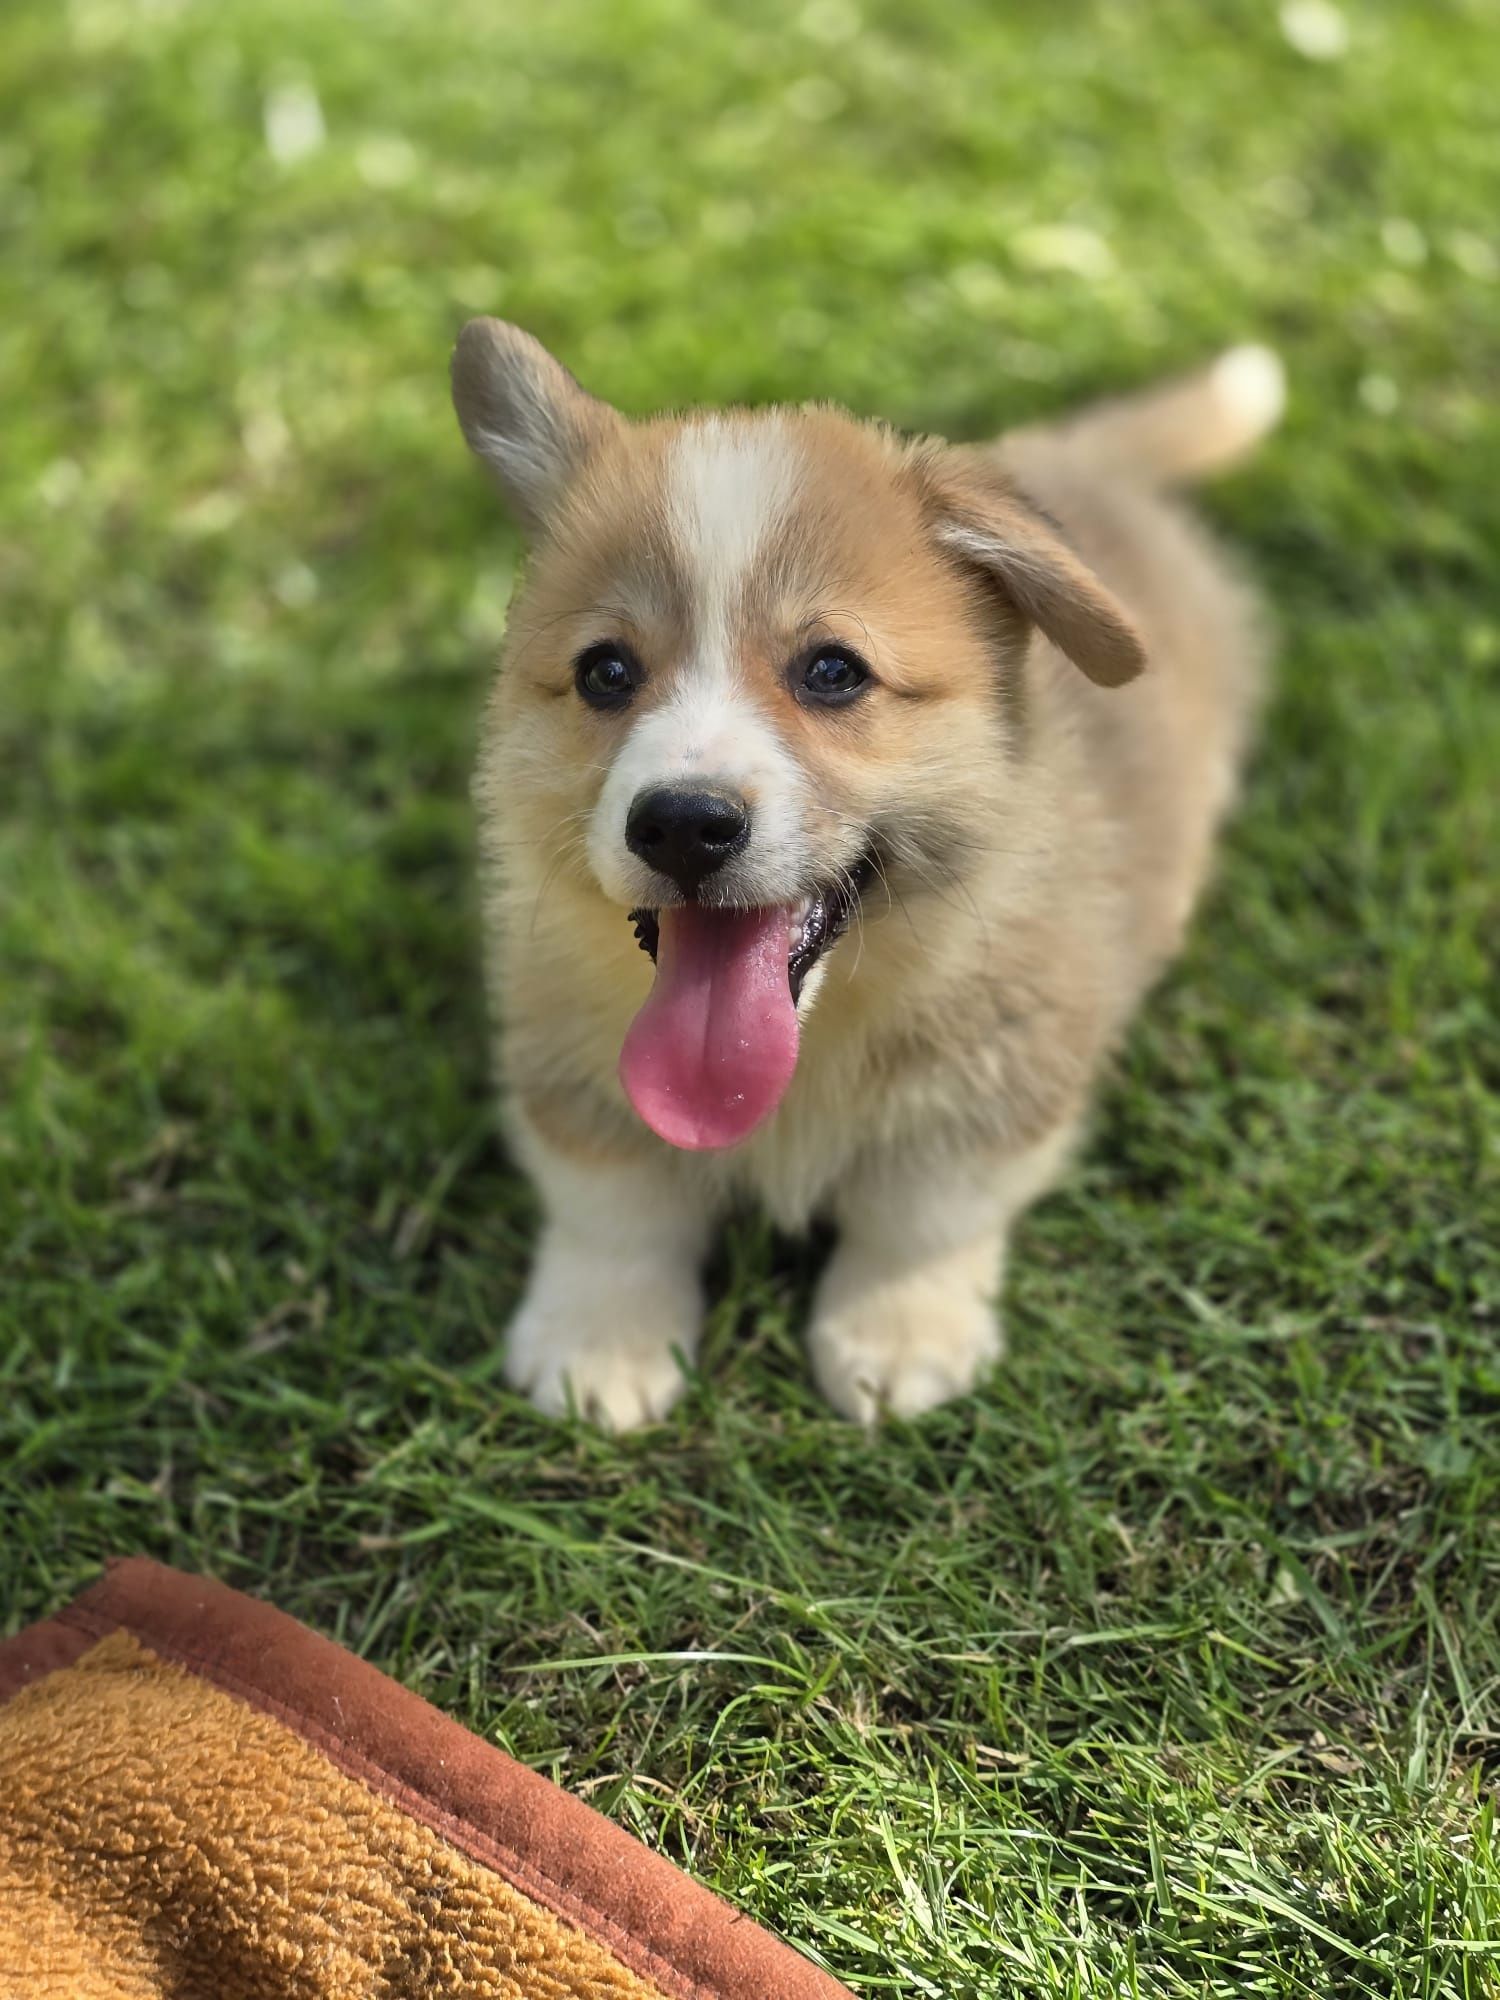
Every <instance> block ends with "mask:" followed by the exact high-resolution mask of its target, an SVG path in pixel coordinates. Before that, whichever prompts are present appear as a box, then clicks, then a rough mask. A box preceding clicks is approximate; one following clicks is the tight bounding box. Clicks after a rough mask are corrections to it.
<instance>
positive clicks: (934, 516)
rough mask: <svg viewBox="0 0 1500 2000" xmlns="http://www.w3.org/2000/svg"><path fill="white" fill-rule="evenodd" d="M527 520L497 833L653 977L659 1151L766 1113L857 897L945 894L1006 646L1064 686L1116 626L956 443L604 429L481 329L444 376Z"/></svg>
mask: <svg viewBox="0 0 1500 2000" xmlns="http://www.w3.org/2000/svg"><path fill="white" fill-rule="evenodd" d="M453 390H454V402H455V405H456V407H457V410H458V415H459V421H460V423H461V424H462V426H463V430H464V434H465V436H466V437H467V439H468V441H469V444H470V445H471V447H472V448H473V449H474V451H475V452H476V453H477V454H478V455H479V456H480V458H482V459H483V460H484V461H485V463H486V464H487V465H488V466H489V467H490V469H491V471H492V472H493V473H494V475H495V476H496V478H497V479H498V481H499V483H500V485H501V487H502V488H503V490H504V492H505V493H506V495H507V497H508V498H509V500H510V503H511V505H512V507H513V508H514V510H515V512H516V514H517V516H518V517H519V519H520V521H521V523H522V525H523V526H524V528H525V529H526V531H527V534H528V537H529V539H530V543H531V560H530V567H529V572H528V576H527V580H526V586H525V589H524V590H523V591H522V593H521V594H520V596H519V598H518V601H517V603H516V605H515V607H514V610H513V612H512V617H511V624H510V630H509V634H508V638H507V661H506V666H505V669H504V675H505V684H506V698H505V701H504V703H503V704H502V709H501V719H502V726H503V727H504V728H505V729H506V731H507V759H506V770H507V778H508V783H509V786H510V790H511V796H510V797H508V798H507V801H506V811H507V814H508V816H509V819H510V821H511V825H512V828H513V829H514V828H516V827H520V828H521V829H523V837H530V838H533V839H535V840H536V841H537V842H538V844H539V846H547V847H549V848H551V847H555V846H556V844H557V836H558V835H559V833H560V832H563V831H565V830H566V829H572V828H576V829H580V830H581V836H582V837H581V838H579V839H577V840H567V839H564V841H563V844H562V847H561V849H560V850H559V851H560V855H561V860H562V865H564V866H571V867H573V868H574V869H575V870H576V871H577V872H578V874H579V876H580V877H581V878H582V879H584V880H585V881H586V882H587V883H588V885H589V888H590V892H591V893H594V894H597V895H598V896H599V897H601V898H603V899H605V900H607V901H608V902H610V903H613V904H614V905H616V906H617V907H618V909H619V912H620V922H621V924H622V925H624V924H627V923H632V924H634V925H635V927H636V931H637V935H638V937H639V938H640V941H641V944H642V947H643V949H645V950H647V951H649V952H650V953H651V954H652V956H653V957H654V958H655V961H656V966H657V974H656V980H655V984H654V987H653V991H652V995H651V998H650V999H649V1000H648V1001H647V1003H646V1005H645V1007H644V1008H643V1009H642V1010H641V1013H640V1014H639V1015H638V1016H637V1018H636V1021H635V1024H634V1026H633V1027H632V1028H631V1031H630V1034H629V1035H628V1036H627V1038H626V1042H625V1047H624V1050H623V1052H622V1059H621V1076H622V1079H623V1081H624V1083H625V1087H626V1090H627V1092H628V1093H629V1095H630V1097H631V1100H632V1102H633V1103H634V1104H635V1106H636V1109H637V1110H638V1111H639V1112H640V1114H641V1115H642V1117H643V1118H644V1119H645V1120H646V1122H647V1123H648V1124H649V1125H651V1126H652V1127H653V1129H654V1130H656V1131H657V1132H658V1133H660V1134H661V1136H662V1137H664V1138H666V1139H667V1140H669V1141H670V1142H671V1143H673V1144H675V1145H680V1146H689V1147H716V1146H725V1145H732V1144H734V1143H736V1142H737V1141H738V1140H739V1139H741V1138H743V1137H745V1136H746V1135H747V1134H748V1133H749V1132H750V1131H751V1130H753V1129H754V1127H755V1126H756V1125H758V1124H759V1123H760V1122H761V1121H762V1120H763V1119H764V1118H765V1117H767V1116H769V1114H770V1112H771V1111H772V1110H773V1109H774V1108H775V1106H776V1104H777V1103H778V1102H779V1100H780V1098H781V1095H782V1094H783V1092H784V1091H785V1089H786V1086H787V1084H788V1082H789V1081H790V1078H791V1074H792V1069H793V1066H794V1064H795V1061H796V1053H797V1037H798V1010H799V1007H800V1008H801V1009H802V1010H804V1011H805V1010H806V1009H807V1008H808V1007H809V1006H810V1005H811V1004H812V1001H813V998H814V995H815V991H816V988H817V985H818V981H819V973H820V968H821V966H822V964H823V961H824V956H825V954H826V953H828V952H829V951H830V950H831V949H832V948H833V946H834V945H836V944H837V942H838V940H839V938H840V937H841V936H842V935H843V933H844V932H845V930H846V929H847V928H848V926H849V923H850V920H851V917H852V916H853V915H854V913H855V911H856V909H857V908H858V906H859V904H860V901H861V898H863V897H865V896H866V895H867V894H869V893H870V892H871V890H872V888H874V887H878V890H879V893H880V894H881V895H882V897H883V896H884V895H885V894H886V893H887V892H892V891H894V892H897V893H899V894H900V896H901V898H902V901H903V902H904V903H906V904H907V905H908V908H910V907H912V906H913V903H914V899H917V898H920V897H921V896H922V895H923V894H924V893H926V892H928V891H930V890H932V889H934V888H936V889H938V890H941V889H943V888H944V887H945V886H947V885H948V884H951V882H952V881H953V879H954V878H955V876H956V875H959V874H961V871H962V869H963V865H964V860H965V857H966V856H967V855H969V854H970V853H972V852H974V851H975V850H976V849H977V847H978V846H979V845H981V844H982V829H983V827H984V824H985V821H986V818H987V816H988V815H989V814H990V812H991V811H992V809H993V802H994V799H995V796H996V788H997V787H1000V786H1003V784H1004V782H1005V761H1006V713H1007V703H1006V700H1005V690H1004V680H1005V676H1006V674H1007V672H1008V671H1011V670H1012V669H1013V667H1014V664H1015V662H1016V659H1017V657H1018V656H1019V653H1020V652H1021V650H1022V649H1023V647H1024V644H1025V640H1026V635H1027V632H1028V629H1029V628H1030V627H1031V626H1033V625H1034V626H1036V627H1037V628H1039V629H1040V630H1041V631H1042V632H1043V633H1045V635H1046V636H1047V637H1048V638H1049V639H1051V640H1052V641H1053V642H1054V643H1055V644H1056V645H1057V646H1058V647H1060V648H1061V649H1062V651H1063V652H1065V653H1066V654H1067V655H1068V656H1069V657H1070V658H1071V659H1072V660H1073V661H1074V662H1075V663H1076V664H1077V666H1078V667H1079V668H1080V669H1081V670H1082V671H1083V672H1084V673H1085V674H1087V675H1088V676H1089V677H1090V678H1091V679H1093V680H1096V681H1100V682H1104V683H1108V684H1113V683H1117V682H1120V681H1124V680H1128V679H1129V678H1130V677H1131V676H1132V675H1133V674H1135V673H1136V672H1137V671H1138V670H1139V668H1140V666H1141V664H1142V657H1141V649H1140V644H1139V641H1138V640H1137V638H1136V636H1135V634H1134V632H1133V631H1132V630H1131V628H1130V626H1129V624H1128V622H1127V621H1126V619H1125V617H1124V615H1123V613H1122V612H1121V611H1120V610H1119V608H1118V607H1117V606H1116V605H1115V604H1114V602H1113V601H1112V600H1111V599H1110V597H1109V596H1108V595H1107V593H1106V592H1105V591H1104V590H1103V588H1102V587H1101V586H1100V584H1099V583H1098V582H1097V581H1096V580H1095V579H1094V578H1093V577H1092V576H1091V575H1090V573H1089V572H1088V571H1087V570H1086V569H1085V568H1084V567H1083V566H1082V564H1081V563H1080V562H1079V561H1078V559H1077V558H1076V557H1075V556H1074V555H1073V554H1072V552H1071V551H1070V550H1069V549H1068V548H1067V546H1066V545H1065V544H1064V543H1063V542H1062V540H1061V539H1060V538H1059V536H1058V535H1057V533H1056V532H1055V530H1054V529H1053V528H1052V527H1051V526H1050V525H1049V524H1048V523H1047V522H1046V521H1045V520H1044V519H1043V518H1042V517H1041V516H1040V515H1038V514H1037V513H1035V512H1034V511H1033V510H1031V509H1030V508H1029V507H1027V505H1026V504H1025V503H1024V501H1022V500H1021V499H1020V497H1019V496H1018V495H1017V494H1016V493H1015V492H1014V491H1013V490H1012V489H1011V488H1010V487H1009V485H1008V484H1007V482H1006V481H1005V480H1004V478H1003V476H1002V475H1001V474H1000V473H999V472H998V471H997V470H996V469H995V467H994V466H993V464H992V463H990V462H989V461H987V460H986V458H985V457H984V456H983V454H981V453H976V452H965V451H962V450H958V449H953V448H950V447H948V446H945V445H941V444H937V443H934V442H930V441H923V442H918V443H912V442H907V441H904V440H902V439H899V438H898V437H896V436H895V435H894V434H893V433H891V432H889V431H886V430H884V429H882V428H879V427H877V426H874V425H868V424H861V423H857V422H855V421H853V420H852V419H850V418H848V417H846V416H843V415H840V414H838V413H836V412H833V411H831V410H827V409H801V410H792V409H776V410H768V411H764V412H758V413H754V414H751V413H749V412H744V411H735V412H731V413H727V414H724V415H714V416H702V415H692V416H688V417H685V418H681V419H678V418H670V419H657V420H654V421H651V422H647V423H639V424H636V423H628V422H626V420H625V419H624V418H623V417H621V416H620V415H619V414H618V413H617V412H616V411H614V410H612V409H610V408H609V406H608V405H607V404H604V403H601V402H599V401H597V400H596V399H595V398H593V397H592V396H590V395H588V394H587V393H586V392H585V391H584V390H583V389H582V388H581V387H580V386H579V384H578V383H577V382H576V381H575V380H574V379H573V377H572V376H571V375H569V374H568V372H567V371H566V369H564V368H563V367H561V366H560V365H559V363H558V362H556V361H554V360H553V359H552V357H551V356H550V355H549V354H547V352H546V351H545V350H544V349H543V348H542V347H540V346H539V345H538V344H537V342H536V341H534V340H533V339H531V337H530V336H529V335H527V334H525V333H523V332H521V331H520V330H519V329H518V328H515V327H512V326H507V325H505V324H504V323H503V322H501V321H498V320H488V319H484V320H475V321H473V322H472V323H471V324H470V325H469V326H468V327H466V328H465V329H464V332H463V335H462V337H461V339H460V340H459V343H458V347H457V350H456V352H455V354H454V359H453Z"/></svg>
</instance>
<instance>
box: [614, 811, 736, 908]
mask: <svg viewBox="0 0 1500 2000" xmlns="http://www.w3.org/2000/svg"><path fill="white" fill-rule="evenodd" d="M749 838H750V810H749V807H748V806H747V805H746V804H745V801H744V800H743V799H741V798H737V797H736V796H735V794H734V793H733V792H710V791H704V790H701V789H697V788H688V787H686V786H682V787H679V786H677V785H655V786H653V787H652V789H651V790H650V791H649V792H641V793H640V794H639V795H638V796H637V798H636V801H635V804H634V805H633V806H632V807H631V808H630V815H629V817H628V818H627V820H626V821H625V845H626V846H627V847H628V848H629V849H630V851H631V853H632V854H638V855H639V856H640V857H641V859H642V861H644V862H645V863H646V866H647V867H648V868H656V869H659V870H660V872H661V873H662V874H663V875H665V876H667V877H669V878H670V880H672V881H673V882H675V883H676V884H677V886H678V888H679V889H681V890H682V892H683V894H684V895H685V896H691V895H692V894H693V893H694V892H695V891H696V889H697V887H698V884H699V883H700V882H701V881H702V880H703V878H704V877H705V876H706V875H711V874H712V873H713V871H714V870H715V869H716V868H720V867H722V866H723V864H724V863H725V862H726V861H727V860H728V859H729V857H730V855H731V854H738V853H739V851H740V849H741V848H742V847H743V846H744V844H745V842H746V841H747V840H748V839H749Z"/></svg>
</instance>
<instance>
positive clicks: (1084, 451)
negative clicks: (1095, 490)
mask: <svg viewBox="0 0 1500 2000" xmlns="http://www.w3.org/2000/svg"><path fill="white" fill-rule="evenodd" d="M1285 407H1286V374H1285V371H1284V370H1283V368H1282V365H1281V361H1280V358H1279V356H1277V355H1276V354H1275V353H1273V352H1272V350H1271V349H1270V348H1269V347H1253V346H1252V347H1231V348H1230V349H1229V351H1228V353H1227V354H1221V355H1220V356H1219V359H1218V360H1217V361H1215V362H1213V363H1212V364H1211V365H1210V366H1209V367H1207V368H1203V369H1199V370H1198V371H1197V372H1196V373H1195V374H1192V375H1184V376H1180V377H1179V378H1178V379H1177V380H1176V381H1174V382H1166V383H1163V384H1162V386H1161V387H1160V388H1156V389H1147V390H1145V391H1143V393H1141V394H1140V395H1138V396H1124V397H1121V398H1120V399H1119V400H1118V401H1113V402H1108V403H1096V404H1094V405H1093V406H1092V408H1090V409H1087V410H1082V411H1080V412H1079V414H1078V415H1077V416H1076V417H1072V418H1065V419H1064V420H1063V422H1062V423H1060V424H1057V425H1055V426H1048V427H1047V429H1046V431H1045V432H1042V431H1033V432H1022V433H1020V434H1019V436H1018V437H1017V438H1016V441H1017V442H1022V441H1024V442H1025V443H1028V444H1029V443H1030V442H1032V441H1033V440H1035V441H1036V442H1037V443H1040V442H1041V441H1042V438H1043V437H1044V436H1045V438H1046V440H1047V442H1048V443H1049V444H1051V445H1052V446H1053V447H1054V448H1056V447H1058V446H1064V447H1066V449H1067V451H1068V455H1069V456H1070V457H1072V456H1073V455H1074V454H1075V453H1076V454H1077V456H1078V457H1080V458H1087V459H1088V460H1089V461H1090V462H1091V463H1093V464H1098V465H1102V466H1104V467H1107V468H1108V469H1109V470H1111V471H1115V470H1118V471H1120V472H1122V473H1124V474H1126V475H1128V476H1131V477H1134V478H1136V479H1139V480H1144V481H1145V482H1146V483H1147V484H1148V485H1153V486H1177V485H1186V484H1188V483H1190V482H1191V481H1193V480H1195V479H1205V478H1207V477H1209V476H1210V475H1211V474H1213V473H1215V472H1220V471H1223V470H1224V469H1226V468H1227V467H1229V466H1231V465H1233V464H1235V463H1236V462H1237V461H1238V460H1239V459H1241V458H1244V457H1246V456H1247V455H1248V454H1249V452H1250V451H1251V450H1252V449H1253V448H1254V447H1255V446H1256V445H1257V444H1259V442H1260V440H1261V439H1262V438H1263V437H1264V436H1265V435H1266V433H1267V432H1268V431H1270V430H1273V429H1274V428H1275V426H1276V423H1277V421H1278V419H1279V418H1280V416H1281V413H1282V410H1283V409H1284V408H1285ZM1008 442H1010V440H1007V443H1008Z"/></svg>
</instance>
